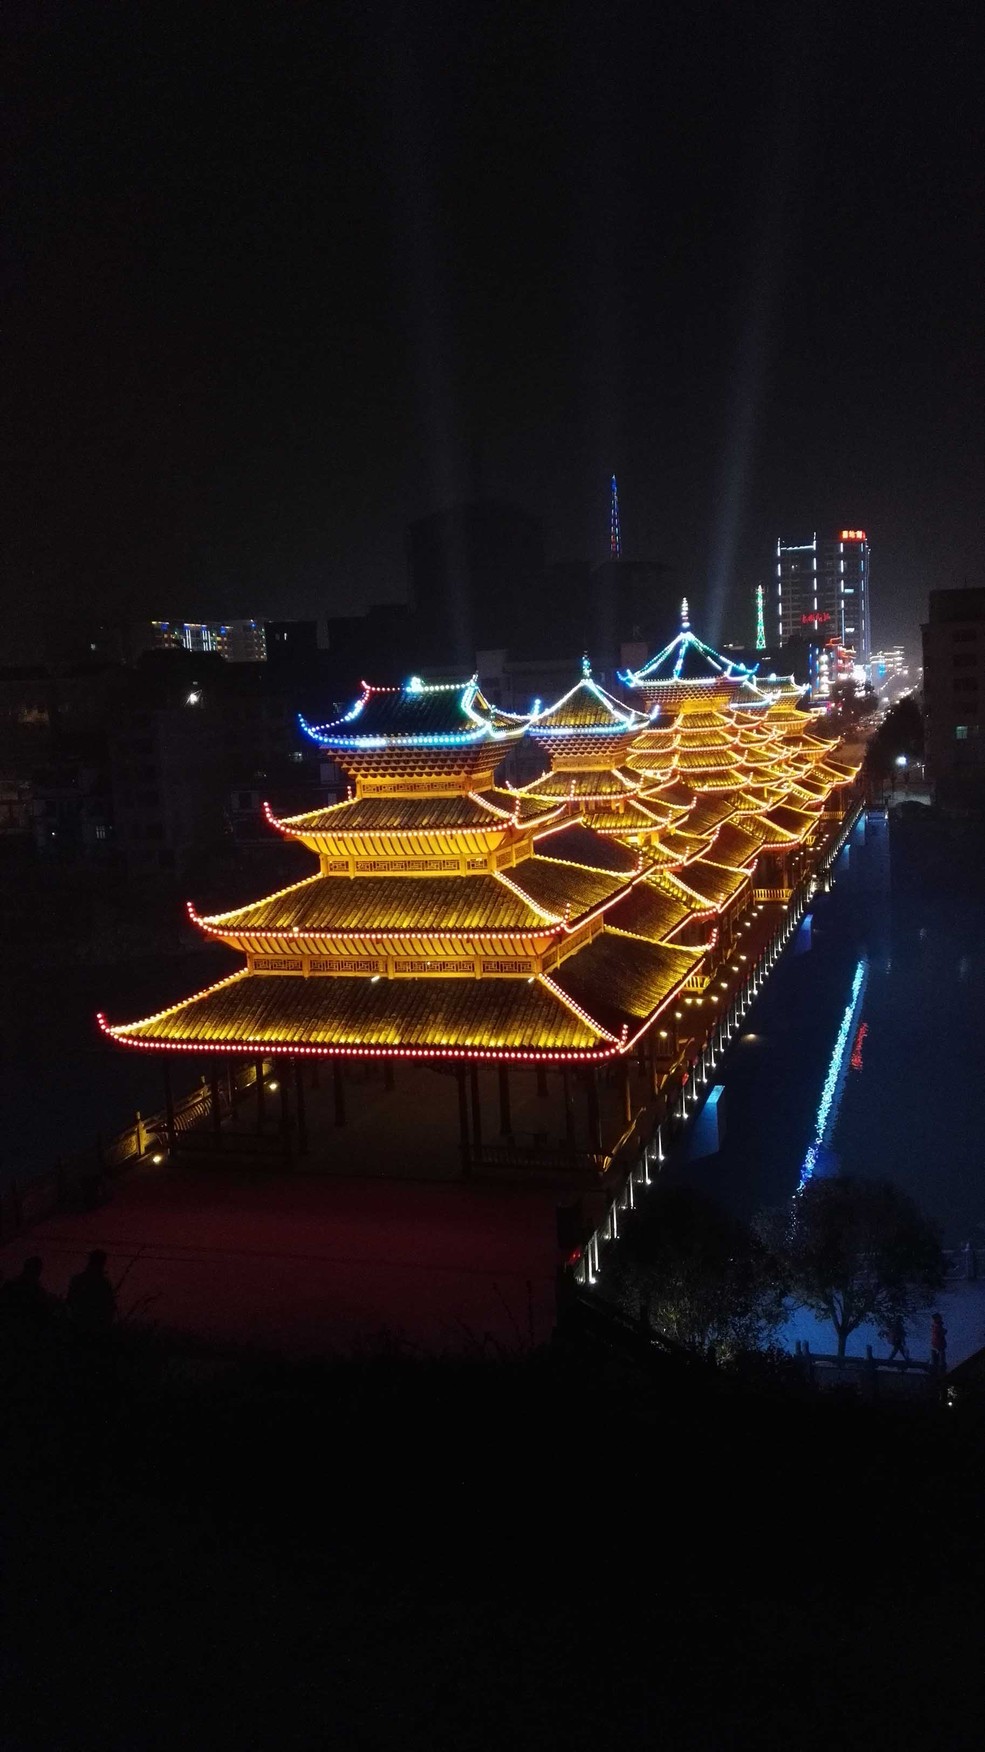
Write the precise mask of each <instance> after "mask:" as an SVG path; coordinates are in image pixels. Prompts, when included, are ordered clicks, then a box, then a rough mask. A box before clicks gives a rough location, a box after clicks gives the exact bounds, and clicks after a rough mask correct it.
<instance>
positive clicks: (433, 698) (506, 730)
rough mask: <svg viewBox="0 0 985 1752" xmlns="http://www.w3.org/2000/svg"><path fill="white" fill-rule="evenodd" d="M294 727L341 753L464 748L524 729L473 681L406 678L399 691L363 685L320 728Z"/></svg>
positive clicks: (303, 721) (506, 737) (521, 721)
mask: <svg viewBox="0 0 985 1752" xmlns="http://www.w3.org/2000/svg"><path fill="white" fill-rule="evenodd" d="M300 722H301V727H302V729H303V730H304V731H305V733H306V735H308V736H310V737H311V739H312V741H314V742H317V743H319V744H320V745H321V746H322V747H323V748H331V749H338V750H340V751H342V752H343V753H344V752H345V751H346V750H351V751H354V752H363V753H366V752H370V751H372V750H382V749H388V748H393V749H397V748H401V749H411V748H415V749H416V748H420V749H425V748H427V749H433V750H435V751H437V750H440V749H442V748H455V747H467V746H469V745H474V744H476V743H481V742H482V741H484V740H492V741H506V740H509V739H515V738H516V737H518V736H521V735H522V734H523V731H524V728H525V725H526V719H524V718H510V717H507V716H506V714H505V713H501V712H498V711H497V710H496V708H495V707H493V706H491V705H490V704H489V702H488V700H486V699H485V698H484V697H483V695H482V694H481V693H480V691H479V684H478V681H477V679H476V677H475V676H473V677H472V678H471V680H470V681H466V682H437V683H429V682H424V681H422V680H421V679H420V677H419V676H412V677H411V679H410V680H409V681H407V682H405V683H404V685H403V686H402V687H373V686H371V685H370V684H369V683H368V682H364V683H363V691H362V693H361V694H360V696H359V698H358V700H356V701H355V703H354V705H352V706H351V707H350V708H349V710H348V712H346V713H345V714H344V715H343V716H342V717H341V718H335V719H333V720H331V721H330V722H328V723H325V724H309V723H308V722H307V720H306V719H304V718H302V719H301V720H300Z"/></svg>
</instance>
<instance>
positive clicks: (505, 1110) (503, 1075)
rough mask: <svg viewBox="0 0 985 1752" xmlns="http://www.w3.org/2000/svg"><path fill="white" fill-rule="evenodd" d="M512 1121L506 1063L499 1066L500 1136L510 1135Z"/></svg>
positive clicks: (506, 1136)
mask: <svg viewBox="0 0 985 1752" xmlns="http://www.w3.org/2000/svg"><path fill="white" fill-rule="evenodd" d="M512 1134H513V1123H512V1120H511V1119H510V1073H509V1068H508V1066H506V1065H500V1066H499V1135H500V1137H501V1138H508V1137H511V1136H512Z"/></svg>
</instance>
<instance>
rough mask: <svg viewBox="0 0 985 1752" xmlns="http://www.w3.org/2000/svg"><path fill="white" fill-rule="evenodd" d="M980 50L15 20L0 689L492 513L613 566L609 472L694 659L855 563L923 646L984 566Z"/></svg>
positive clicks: (902, 630)
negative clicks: (531, 523)
mask: <svg viewBox="0 0 985 1752" xmlns="http://www.w3.org/2000/svg"><path fill="white" fill-rule="evenodd" d="M978 11H979V9H978V8H976V7H973V6H971V5H962V4H957V5H950V6H948V7H946V8H942V7H930V6H927V7H924V8H922V9H916V8H913V7H908V8H891V7H888V6H880V7H875V6H859V5H857V4H856V5H854V6H851V7H847V6H846V7H844V8H842V7H839V6H838V5H828V6H824V7H817V8H814V7H809V6H799V5H796V4H792V5H791V4H788V5H782V6H777V7H770V6H768V5H761V6H759V5H757V6H752V5H732V6H728V7H726V6H724V5H723V6H716V7H711V8H707V9H706V8H703V7H701V6H697V5H692V4H688V5H683V4H681V5H678V6H677V7H667V6H654V5H653V4H652V0H650V3H649V4H643V5H636V4H622V5H620V4H614V5H611V6H608V7H602V6H597V5H596V6H592V7H587V6H580V5H578V4H569V5H562V4H558V3H557V0H554V3H552V4H547V3H545V0H524V3H523V4H522V5H520V4H515V5H513V6H507V5H504V4H499V5H496V4H482V3H481V0H479V3H476V0H469V3H468V4H465V5H463V4H462V3H461V0H458V3H457V4H451V3H449V4H427V3H426V0H423V3H422V0H418V3H416V4H406V5H386V4H376V3H375V0H360V3H359V4H345V5H326V6H321V7H316V6H311V5H287V4H282V5H260V4H257V5H252V6H251V5H247V6H242V5H240V6H237V7H235V8H232V9H229V10H227V9H225V8H223V7H217V6H205V7H203V6H200V5H198V6H195V7H190V8H185V7H183V6H180V5H169V6H166V7H156V6H155V7H149V6H139V5H137V6H133V5H128V6H112V5H101V4H97V3H94V4H90V5H87V6H82V7H79V6H68V5H65V6H61V5H58V4H56V3H55V0H52V3H50V4H41V5H37V6H31V5H26V4H20V5H18V4H12V5H11V7H10V8H9V9H7V10H6V13H5V23H4V26H3V31H4V44H3V47H4V59H5V63H6V66H7V70H8V71H7V104H6V112H7V132H8V135H9V136H11V137H12V143H13V151H12V153H11V155H10V159H9V163H8V183H7V189H6V192H5V199H4V207H5V211H6V220H5V229H4V243H3V265H4V282H5V298H6V304H7V314H6V323H5V328H6V343H5V368H6V375H7V387H8V396H7V408H8V418H7V420H6V421H5V422H4V424H5V429H6V458H5V468H4V470H3V474H4V490H5V493H6V495H7V500H8V502H7V506H6V509H5V512H4V517H3V543H4V550H5V552H4V582H3V587H4V626H5V629H6V645H7V651H6V656H7V660H8V661H9V660H11V658H13V657H15V656H17V655H19V654H21V653H22V652H24V651H26V650H27V648H28V647H29V646H30V644H31V642H32V639H33V637H34V635H35V633H36V631H37V629H38V627H39V626H40V625H41V623H42V622H44V621H45V620H48V621H50V620H51V619H52V618H54V617H58V616H63V615H66V614H68V615H74V616H85V615H88V614H90V613H91V614H94V615H95V614H98V615H101V616H106V617H120V616H142V615H144V616H151V615H159V614H160V615H167V614H175V613H176V614H183V615H189V616H193V615H194V616H199V615H202V616H206V615H213V614H226V615H232V614H250V613H257V614H261V615H263V614H267V615H292V614H294V615H311V614H316V613H317V614H338V613H346V612H354V611H358V610H360V609H361V608H362V607H364V606H366V605H368V604H369V603H371V602H374V601H387V600H399V599H401V598H402V596H403V595H404V591H405V582H406V563H405V557H404V554H405V527H406V523H407V520H408V519H409V518H411V517H414V516H418V515H421V514H422V513H424V512H427V511H429V510H432V509H434V508H435V507H436V506H438V505H441V504H444V503H447V502H449V501H450V500H452V499H454V498H456V497H460V496H463V495H467V494H469V493H470V492H471V491H472V490H473V488H474V486H475V484H476V483H477V482H478V484H479V486H480V487H481V489H482V490H483V491H484V492H486V493H488V494H491V495H495V496H500V497H506V498H510V499H514V500H516V501H518V502H519V503H521V504H522V505H524V506H525V507H527V508H528V509H530V510H533V511H535V512H537V513H538V514H539V515H540V516H541V517H542V519H543V522H544V526H545V533H546V540H547V550H548V556H549V558H552V559H567V558H592V559H601V558H603V557H604V553H605V546H606V529H607V484H608V476H609V474H610V472H611V470H612V469H615V470H616V471H617V472H618V475H619V480H620V490H621V499H622V511H623V537H624V552H625V553H626V555H627V556H629V557H635V556H639V557H646V558H657V559H661V560H664V561H665V562H667V563H668V564H669V565H671V566H672V567H673V568H674V572H675V575H676V576H677V577H678V578H679V579H680V584H681V588H682V590H686V591H687V592H688V594H689V596H690V597H691V598H692V600H693V603H694V605H695V609H696V612H697V615H698V616H699V618H700V620H701V622H702V624H703V625H705V626H708V628H709V630H711V631H713V632H714V633H715V634H716V635H722V636H732V637H739V638H742V637H746V638H748V637H750V636H751V631H752V625H751V618H750V615H749V613H748V610H747V606H746V605H747V603H748V600H749V593H750V591H751V588H752V586H753V585H754V584H755V583H756V582H757V581H758V580H760V579H761V580H762V581H764V582H765V581H766V580H767V578H768V576H769V571H770V563H771V550H772V548H773V545H774V543H775V538H776V535H777V534H778V533H779V532H781V531H782V532H783V533H784V534H785V535H786V536H787V537H788V538H791V539H793V538H796V536H797V535H798V533H801V532H806V534H807V536H808V537H809V535H810V532H811V531H812V530H813V528H814V527H815V524H817V525H819V526H821V527H822V528H823V527H826V526H828V525H831V526H838V525H840V524H842V523H847V524H849V525H851V526H861V527H864V528H865V529H867V531H868V533H869V537H870V540H871V542H872V547H873V561H872V567H873V571H872V583H873V622H874V636H875V640H876V642H877V643H882V642H888V641H890V640H897V639H902V640H908V641H911V642H915V638H916V628H917V624H918V622H919V619H920V617H921V615H922V614H923V612H924V610H925V604H926V592H927V589H928V588H929V587H931V586H933V585H940V584H960V583H962V582H963V581H964V580H967V581H968V582H969V583H976V582H977V583H980V582H981V555H982V552H983V549H985V530H983V516H982V499H983V495H982V485H983V480H985V473H983V455H982V451H983V443H982V437H983V433H982V414H981V409H982V405H983V393H982V391H983V384H982V376H983V372H982V365H983V344H982V321H981V308H980V297H981V284H982V274H981V268H982V260H981V258H982V238H981V220H980V211H979V205H978V193H979V188H980V182H981V172H982V151H981V119H980V118H981V105H980V102H979V101H978V93H977V90H976V81H977V77H978V64H979V61H980V59H981V52H982V48H983V43H982V33H981V28H980V26H979V25H978V23H977V16H976V15H977V13H978ZM561 611H562V610H561V605H560V604H559V612H561ZM669 630H671V629H669Z"/></svg>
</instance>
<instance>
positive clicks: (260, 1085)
mask: <svg viewBox="0 0 985 1752" xmlns="http://www.w3.org/2000/svg"><path fill="white" fill-rule="evenodd" d="M254 1076H255V1079H256V1091H257V1131H258V1132H262V1131H263V1119H264V1105H265V1097H266V1093H267V1091H266V1087H265V1085H264V1081H263V1060H262V1058H258V1059H257V1061H256V1064H255V1066H254Z"/></svg>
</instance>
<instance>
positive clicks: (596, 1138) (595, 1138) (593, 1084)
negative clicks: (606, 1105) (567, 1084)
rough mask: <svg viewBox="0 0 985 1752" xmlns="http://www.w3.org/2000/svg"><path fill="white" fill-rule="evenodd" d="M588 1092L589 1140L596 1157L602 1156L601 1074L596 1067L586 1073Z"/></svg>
mask: <svg viewBox="0 0 985 1752" xmlns="http://www.w3.org/2000/svg"><path fill="white" fill-rule="evenodd" d="M585 1074H586V1078H587V1090H588V1138H589V1143H590V1145H591V1148H592V1149H593V1150H594V1151H595V1153H596V1155H598V1156H600V1155H601V1154H602V1115H601V1113H600V1112H599V1081H598V1079H599V1074H598V1071H597V1070H596V1069H595V1067H594V1065H593V1066H592V1068H591V1070H589V1071H587V1072H586V1073H585Z"/></svg>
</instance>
